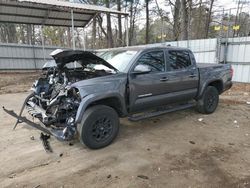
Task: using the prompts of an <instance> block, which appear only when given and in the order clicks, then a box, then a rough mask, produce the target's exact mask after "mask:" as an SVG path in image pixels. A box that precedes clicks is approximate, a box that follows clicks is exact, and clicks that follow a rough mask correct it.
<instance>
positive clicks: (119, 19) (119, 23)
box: [117, 0, 123, 46]
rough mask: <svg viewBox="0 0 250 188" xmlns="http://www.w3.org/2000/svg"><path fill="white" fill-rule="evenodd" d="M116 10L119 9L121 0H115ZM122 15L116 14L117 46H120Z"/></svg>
mask: <svg viewBox="0 0 250 188" xmlns="http://www.w3.org/2000/svg"><path fill="white" fill-rule="evenodd" d="M117 10H118V11H121V0H117ZM122 41H123V40H122V17H121V15H120V14H119V15H118V46H122Z"/></svg>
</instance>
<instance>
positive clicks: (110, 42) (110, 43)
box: [105, 0, 114, 48]
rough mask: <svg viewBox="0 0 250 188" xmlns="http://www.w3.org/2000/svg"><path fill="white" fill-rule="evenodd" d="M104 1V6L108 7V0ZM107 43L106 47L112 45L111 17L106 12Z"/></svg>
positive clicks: (111, 46)
mask: <svg viewBox="0 0 250 188" xmlns="http://www.w3.org/2000/svg"><path fill="white" fill-rule="evenodd" d="M105 2H106V7H107V8H110V2H109V0H105ZM107 43H108V48H113V47H114V42H113V36H112V28H111V17H110V14H109V13H107Z"/></svg>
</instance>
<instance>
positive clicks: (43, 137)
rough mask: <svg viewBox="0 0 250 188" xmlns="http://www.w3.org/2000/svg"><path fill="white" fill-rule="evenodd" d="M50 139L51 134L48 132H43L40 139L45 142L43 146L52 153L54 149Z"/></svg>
mask: <svg viewBox="0 0 250 188" xmlns="http://www.w3.org/2000/svg"><path fill="white" fill-rule="evenodd" d="M49 139H50V135H46V134H43V133H41V136H40V140H41V141H42V143H43V147H44V149H45V151H46V152H50V153H52V152H53V150H52V148H51V147H50V144H49V141H48V140H49Z"/></svg>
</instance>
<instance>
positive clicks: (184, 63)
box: [168, 51, 192, 70]
mask: <svg viewBox="0 0 250 188" xmlns="http://www.w3.org/2000/svg"><path fill="white" fill-rule="evenodd" d="M168 53H169V61H168V63H169V67H170V70H179V69H185V68H187V67H189V66H191V65H192V63H191V60H190V56H189V53H188V52H187V51H169V52H168Z"/></svg>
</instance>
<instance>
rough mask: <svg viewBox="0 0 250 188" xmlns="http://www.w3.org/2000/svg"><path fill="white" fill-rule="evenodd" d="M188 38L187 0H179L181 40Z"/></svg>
mask: <svg viewBox="0 0 250 188" xmlns="http://www.w3.org/2000/svg"><path fill="white" fill-rule="evenodd" d="M187 39H188V11H187V0H181V40H187Z"/></svg>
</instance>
